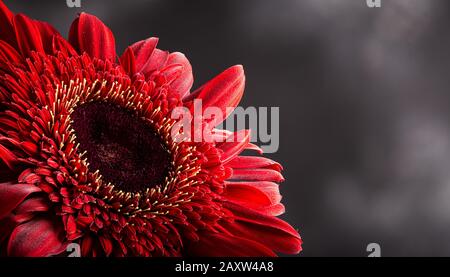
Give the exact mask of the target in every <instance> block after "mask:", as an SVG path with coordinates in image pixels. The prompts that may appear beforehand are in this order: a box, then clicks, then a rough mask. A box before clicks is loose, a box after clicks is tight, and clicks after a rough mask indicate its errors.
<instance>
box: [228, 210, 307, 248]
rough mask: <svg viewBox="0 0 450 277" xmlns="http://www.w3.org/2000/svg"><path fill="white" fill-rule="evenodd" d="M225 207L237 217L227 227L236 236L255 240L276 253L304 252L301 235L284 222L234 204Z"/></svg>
mask: <svg viewBox="0 0 450 277" xmlns="http://www.w3.org/2000/svg"><path fill="white" fill-rule="evenodd" d="M224 206H225V207H226V208H228V209H230V210H231V211H232V212H233V214H234V215H235V219H236V220H235V222H234V223H230V224H229V225H228V226H227V227H228V230H229V231H232V232H233V233H234V234H236V235H238V236H242V237H246V238H251V239H255V240H257V241H259V242H260V243H262V244H264V245H267V246H268V247H270V248H271V249H272V250H274V251H276V252H282V253H287V254H297V253H299V252H300V251H301V250H302V247H301V245H302V240H301V238H300V235H299V234H298V232H297V231H296V230H295V229H294V228H292V227H291V226H290V225H289V224H288V223H286V222H284V221H283V220H281V219H279V218H276V217H273V216H267V215H264V214H261V213H258V212H255V211H252V210H250V209H248V208H245V207H243V206H240V205H236V204H233V203H224Z"/></svg>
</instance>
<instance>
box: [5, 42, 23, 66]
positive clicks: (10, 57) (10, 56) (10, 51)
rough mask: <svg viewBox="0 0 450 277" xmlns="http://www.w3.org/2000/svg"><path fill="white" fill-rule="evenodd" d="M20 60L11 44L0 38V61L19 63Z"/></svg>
mask: <svg viewBox="0 0 450 277" xmlns="http://www.w3.org/2000/svg"><path fill="white" fill-rule="evenodd" d="M21 60H22V58H21V56H20V54H19V53H17V51H16V50H15V49H14V48H13V47H12V46H11V45H9V44H8V43H6V42H5V41H3V40H0V61H2V62H11V63H19V62H20V61H21Z"/></svg>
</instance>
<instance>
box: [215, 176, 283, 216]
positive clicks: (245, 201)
mask: <svg viewBox="0 0 450 277" xmlns="http://www.w3.org/2000/svg"><path fill="white" fill-rule="evenodd" d="M222 196H223V197H225V198H226V199H227V201H230V202H233V203H236V204H239V205H242V206H244V207H247V208H249V209H254V210H258V212H261V213H264V214H267V215H272V216H278V215H280V214H283V213H284V211H285V209H284V206H283V205H282V204H280V202H273V201H272V200H273V199H277V200H278V199H281V196H280V197H277V198H275V197H272V196H271V195H267V194H266V193H265V192H264V191H263V190H260V189H258V187H257V186H252V185H248V184H247V183H244V182H242V183H239V182H235V183H227V184H226V186H225V191H224V193H223V195H222Z"/></svg>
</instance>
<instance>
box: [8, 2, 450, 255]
mask: <svg viewBox="0 0 450 277" xmlns="http://www.w3.org/2000/svg"><path fill="white" fill-rule="evenodd" d="M5 2H6V4H7V5H8V6H9V7H10V8H12V9H13V10H14V11H15V12H24V13H26V14H28V15H30V16H32V17H34V18H37V19H41V20H45V21H49V22H50V23H52V24H54V25H55V26H56V27H57V29H59V30H60V31H61V32H62V33H64V34H67V31H68V28H69V26H70V23H71V21H72V19H73V18H75V16H76V14H77V13H78V12H81V11H87V12H89V13H93V14H95V15H97V16H98V17H99V18H101V19H102V20H103V21H104V22H105V23H106V24H107V25H108V26H109V27H110V28H111V29H112V30H113V32H114V33H115V36H116V42H117V46H118V51H119V52H122V50H123V49H124V48H125V47H126V46H127V45H129V44H131V43H133V42H135V41H138V40H141V39H144V38H147V37H149V36H158V37H160V38H161V40H160V48H163V49H168V50H172V51H173V50H177V51H181V52H184V53H185V54H186V55H187V56H188V57H189V58H190V60H191V62H192V64H193V67H194V74H195V77H196V85H197V86H198V85H199V84H201V83H203V82H205V81H207V80H208V79H210V78H211V77H213V76H214V75H215V74H217V73H219V72H221V71H222V70H223V69H225V68H226V67H228V66H230V65H233V64H238V63H240V64H244V66H245V68H246V73H247V78H248V81H247V89H246V94H245V97H244V100H243V103H242V105H243V106H244V107H246V106H249V105H252V106H279V107H280V113H281V147H280V150H279V152H278V153H276V154H273V155H270V157H271V158H274V159H275V160H278V161H280V162H281V163H282V164H283V165H284V166H285V172H284V174H285V177H286V179H287V181H286V182H285V183H283V184H282V192H283V195H284V203H285V204H286V206H287V213H286V215H285V216H284V217H285V218H286V219H287V220H288V221H289V222H290V223H292V224H293V225H294V226H295V227H298V228H299V229H300V232H301V234H302V236H303V238H304V241H305V243H304V252H303V253H302V254H301V255H303V256H365V255H367V253H366V252H365V248H366V245H367V244H368V243H370V242H377V243H379V244H380V245H381V248H382V255H384V256H400V255H415V256H429V255H450V125H449V123H450V118H449V114H450V106H449V105H450V101H449V100H450V94H449V88H450V86H449V78H448V76H449V72H448V71H449V70H448V69H449V65H450V57H449V49H450V36H449V34H450V31H449V30H448V26H449V22H450V1H447V0H427V1H425V0H384V1H383V7H382V8H381V9H369V8H367V6H366V4H365V0H291V1H283V0H272V1H269V0H232V1H231V0H228V1H225V0H223V1H211V0H204V1H198V0H197V1H192V0H185V1H174V0H146V1H145V0H141V1H138V0H134V1H130V0H122V1H110V0H82V5H83V6H82V8H81V9H69V8H67V6H66V1H65V0H53V1H50V0H48V1H43V0H39V1H29V0H26V1H25V0H21V1H18V0H14V1H5Z"/></svg>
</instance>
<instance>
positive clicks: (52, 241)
mask: <svg viewBox="0 0 450 277" xmlns="http://www.w3.org/2000/svg"><path fill="white" fill-rule="evenodd" d="M64 250H65V244H64V235H63V232H61V228H60V227H59V226H58V223H57V222H54V221H52V220H50V219H49V218H35V219H34V220H31V221H28V222H26V223H23V224H21V225H19V226H17V227H16V228H15V229H14V231H13V232H12V234H11V236H10V238H9V243H8V256H13V257H48V256H52V255H57V254H60V253H61V252H63V251H64Z"/></svg>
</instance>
